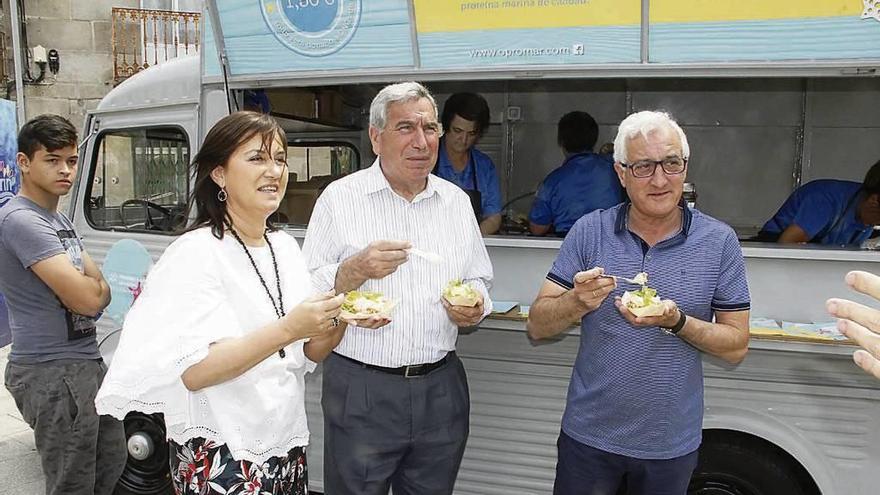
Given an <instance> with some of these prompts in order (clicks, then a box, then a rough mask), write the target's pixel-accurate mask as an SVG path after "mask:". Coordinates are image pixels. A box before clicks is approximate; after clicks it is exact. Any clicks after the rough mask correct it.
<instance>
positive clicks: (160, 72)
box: [97, 54, 201, 111]
mask: <svg viewBox="0 0 880 495" xmlns="http://www.w3.org/2000/svg"><path fill="white" fill-rule="evenodd" d="M200 83H201V80H200V75H199V56H198V55H197V54H196V55H187V56H183V57H179V58H174V59H171V60H167V61H165V62H162V63H160V64H158V65H154V66H152V67H149V68H147V69H145V70H143V71H141V72H139V73H137V74H135V75H133V76H131V77H129V78H128V79H126V80H125V81H122V83H121V84H120V85H119V86H116V87H115V88H113V89H112V90H111V91H110V92H109V93H107V95H106V96H104V98H103V99H102V100H101V102H100V103H99V104H98V108H97V109H98V110H105V111H106V110H115V109H120V108H131V107H142V106H149V105H168V104H175V103H182V102H189V101H193V100H196V99H198V97H199V90H200Z"/></svg>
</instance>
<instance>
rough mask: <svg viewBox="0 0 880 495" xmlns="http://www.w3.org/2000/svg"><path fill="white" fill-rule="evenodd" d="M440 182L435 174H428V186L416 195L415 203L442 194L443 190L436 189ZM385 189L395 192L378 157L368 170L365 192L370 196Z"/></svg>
mask: <svg viewBox="0 0 880 495" xmlns="http://www.w3.org/2000/svg"><path fill="white" fill-rule="evenodd" d="M438 180H442V179H440V178H439V177H436V176H435V175H434V174H428V184H427V185H426V186H425V190H424V191H422V192H420V193H419V194H417V195H416V197H415V198H413V203H415V202H417V201H421V200H422V199H425V198H430V197H431V196H433V195H434V193H440V192H441V189H440V188H438V187H436V183H437V181H438ZM383 189H387V190H388V191H390V192H392V193H394V190H393V189H391V184H389V183H388V178H387V177H385V174H384V173H382V166H381V159H380V158H379V157H376V160H375V161H374V162H373V164H372V165H371V166H370V168H368V169H367V170H366V177H365V180H364V187H363V192H364V195H366V196H369V195H371V194H374V193H377V192H379V191H381V190H383ZM395 194H396V193H395Z"/></svg>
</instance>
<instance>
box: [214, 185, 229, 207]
mask: <svg viewBox="0 0 880 495" xmlns="http://www.w3.org/2000/svg"><path fill="white" fill-rule="evenodd" d="M227 197H229V196H228V195H227V194H226V188H224V187H221V188H220V190H219V191H217V201H219V202H221V203H224V202H226V198H227Z"/></svg>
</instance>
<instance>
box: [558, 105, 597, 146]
mask: <svg viewBox="0 0 880 495" xmlns="http://www.w3.org/2000/svg"><path fill="white" fill-rule="evenodd" d="M597 139H599V124H597V123H596V120H595V119H594V118H593V116H592V115H590V114H588V113H587V112H578V111H574V112H568V113H567V114H565V115H563V116H562V118H561V119H559V125H558V126H557V129H556V142H557V143H558V144H559V146H562V149H564V150H565V151H566V152H568V153H583V152H585V151H592V150H593V146H595V145H596V140H597Z"/></svg>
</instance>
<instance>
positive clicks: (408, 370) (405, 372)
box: [403, 364, 422, 378]
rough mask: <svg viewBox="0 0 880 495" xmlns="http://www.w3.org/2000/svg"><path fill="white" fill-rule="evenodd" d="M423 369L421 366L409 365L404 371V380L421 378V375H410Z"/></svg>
mask: <svg viewBox="0 0 880 495" xmlns="http://www.w3.org/2000/svg"><path fill="white" fill-rule="evenodd" d="M421 367H422V365H421V364H410V365H407V366H406V369H404V370H403V377H404V378H417V377H419V376H420V375H411V374H410V370H414V371H413V373H415V370H418V369H419V368H421Z"/></svg>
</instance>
